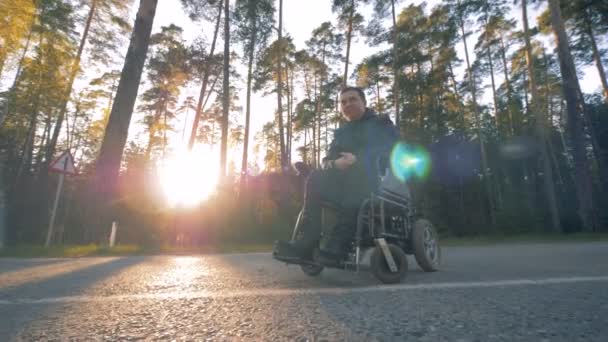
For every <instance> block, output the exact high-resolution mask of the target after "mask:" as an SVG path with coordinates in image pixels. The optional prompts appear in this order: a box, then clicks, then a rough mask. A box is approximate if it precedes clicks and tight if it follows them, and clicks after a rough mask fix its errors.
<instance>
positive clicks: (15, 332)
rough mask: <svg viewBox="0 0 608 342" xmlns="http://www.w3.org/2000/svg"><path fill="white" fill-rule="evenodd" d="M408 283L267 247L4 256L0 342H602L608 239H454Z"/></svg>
mask: <svg viewBox="0 0 608 342" xmlns="http://www.w3.org/2000/svg"><path fill="white" fill-rule="evenodd" d="M443 259H444V263H443V269H442V270H441V271H439V272H435V273H424V272H422V271H421V270H419V269H418V268H417V267H416V266H415V261H414V259H413V258H410V259H409V262H410V263H409V265H410V270H409V272H408V275H407V277H406V278H405V279H404V281H403V283H402V284H399V285H391V286H387V285H382V284H379V282H378V281H377V280H376V279H375V278H374V277H373V276H372V275H371V274H370V273H368V272H361V273H359V274H356V273H351V272H345V271H338V270H325V271H324V272H323V273H322V274H321V275H320V276H319V277H316V278H311V277H309V276H307V275H305V274H303V273H302V272H301V271H300V269H299V267H297V266H289V267H288V266H286V265H285V264H281V263H279V262H276V261H274V260H272V258H271V256H270V255H269V254H263V253H258V254H232V255H204V256H158V257H129V258H81V259H6V258H5V259H0V340H2V341H21V340H25V341H34V340H35V341H41V340H42V341H46V340H48V341H52V340H61V341H63V340H70V341H71V340H76V341H80V340H82V341H93V340H99V341H117V340H118V341H132V340H151V341H153V340H168V341H171V340H177V341H182V340H193V341H201V340H203V341H204V340H212V341H222V340H226V341H233V340H254V341H285V340H286V341H375V340H379V341H406V340H407V341H608V243H605V242H602V243H599V242H598V243H561V244H529V245H500V246H488V247H452V248H444V250H443Z"/></svg>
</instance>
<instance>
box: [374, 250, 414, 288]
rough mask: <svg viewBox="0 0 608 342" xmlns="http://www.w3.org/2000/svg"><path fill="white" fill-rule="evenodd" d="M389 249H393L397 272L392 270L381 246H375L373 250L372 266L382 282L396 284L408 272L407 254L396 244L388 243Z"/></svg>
mask: <svg viewBox="0 0 608 342" xmlns="http://www.w3.org/2000/svg"><path fill="white" fill-rule="evenodd" d="M388 249H389V250H390V251H391V254H392V255H393V259H394V260H395V264H396V265H397V272H391V269H390V267H389V266H388V263H387V262H386V258H384V254H383V253H382V249H380V248H379V247H376V248H374V250H373V252H372V256H371V260H370V266H371V269H372V273H373V274H374V275H375V276H376V278H378V279H379V280H380V281H381V282H383V283H385V284H396V283H399V282H400V281H401V279H402V278H403V277H404V276H405V274H406V273H407V256H406V255H405V252H404V251H403V250H402V249H401V248H399V247H398V246H396V245H393V244H388Z"/></svg>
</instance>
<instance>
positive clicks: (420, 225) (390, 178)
mask: <svg viewBox="0 0 608 342" xmlns="http://www.w3.org/2000/svg"><path fill="white" fill-rule="evenodd" d="M384 170H385V172H384V174H383V175H381V176H380V180H379V186H378V188H377V190H376V191H374V192H372V193H371V194H370V197H369V198H366V199H365V200H364V201H363V202H362V203H361V205H360V207H359V210H358V213H357V223H356V224H357V227H356V233H355V237H354V239H352V241H351V242H350V245H349V252H348V253H347V254H346V256H345V257H344V258H343V259H342V260H339V261H338V262H337V264H335V265H331V266H328V265H323V264H321V263H319V262H318V248H317V249H315V251H313V255H312V260H311V261H309V262H308V261H303V260H301V261H300V262H297V264H299V265H300V267H301V269H302V271H303V272H304V273H305V274H307V275H309V276H317V275H319V274H320V273H321V272H322V271H323V270H324V268H326V267H330V268H338V269H344V270H347V271H354V272H359V271H360V269H362V268H363V267H368V268H369V269H371V272H372V273H373V274H374V275H375V276H376V278H378V279H379V280H380V281H381V282H383V283H385V284H395V283H399V282H401V280H402V279H403V278H404V277H405V275H406V273H407V270H408V260H407V255H414V258H415V260H416V262H417V263H418V265H419V267H420V268H421V269H422V270H423V271H425V272H434V271H437V270H438V269H439V267H440V264H441V247H440V245H439V236H438V233H437V230H436V229H435V227H434V226H433V224H432V223H431V222H430V221H429V220H427V219H424V218H420V217H418V215H417V214H416V210H415V208H414V206H413V203H412V198H411V194H410V191H409V187H408V185H407V184H406V183H405V182H402V181H400V180H399V179H398V178H397V177H396V176H395V175H394V174H393V172H392V171H391V170H390V168H384ZM329 208H331V206H329ZM327 209H328V208H327V207H326V206H324V209H323V214H322V217H323V219H322V222H323V226H325V216H326V210H327ZM301 215H302V213H301V212H300V215H298V221H299V220H300V218H301ZM299 226H300V225H299V224H298V223H296V227H299ZM325 228H326V227H323V231H325ZM298 233H299V232H298V231H294V232H293V236H292V239H295V238H296V237H297V236H298ZM288 263H289V262H288ZM294 263H295V262H294Z"/></svg>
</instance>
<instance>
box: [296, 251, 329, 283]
mask: <svg viewBox="0 0 608 342" xmlns="http://www.w3.org/2000/svg"><path fill="white" fill-rule="evenodd" d="M312 254H313V255H312V256H313V260H318V257H317V255H318V254H319V249H315V250H314V251H313V252H312ZM300 268H301V269H302V272H304V273H306V274H307V275H309V276H311V277H316V276H318V275H319V274H321V272H323V269H324V267H323V265H319V264H302V265H300Z"/></svg>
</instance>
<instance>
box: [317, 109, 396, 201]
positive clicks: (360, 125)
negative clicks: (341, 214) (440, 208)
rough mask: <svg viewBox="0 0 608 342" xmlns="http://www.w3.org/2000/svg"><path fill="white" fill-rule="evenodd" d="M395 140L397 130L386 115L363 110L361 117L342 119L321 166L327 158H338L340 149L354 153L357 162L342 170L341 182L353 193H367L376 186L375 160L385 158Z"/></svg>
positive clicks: (364, 194)
mask: <svg viewBox="0 0 608 342" xmlns="http://www.w3.org/2000/svg"><path fill="white" fill-rule="evenodd" d="M398 140H399V130H398V129H397V127H396V126H395V125H394V124H393V122H392V121H391V120H390V119H389V118H388V116H378V115H377V114H376V113H375V112H374V111H373V110H371V109H367V110H366V111H365V113H364V114H363V116H362V117H361V119H359V120H357V121H352V122H346V123H345V124H343V125H342V127H340V128H338V129H337V130H336V131H335V132H334V139H333V141H332V142H331V144H330V146H329V150H328V152H327V156H326V157H325V158H323V166H324V168H329V167H330V166H331V162H330V161H333V160H336V159H338V158H340V153H341V152H350V153H352V154H354V155H355V156H356V157H357V162H356V163H355V164H353V166H352V167H351V168H350V169H348V170H346V171H344V177H345V178H346V179H345V181H346V183H347V186H348V187H350V186H353V187H356V189H352V195H353V196H355V195H356V194H358V195H361V196H368V195H369V192H370V191H372V190H374V189H375V188H376V186H377V181H378V169H377V168H378V166H377V161H378V159H379V158H380V157H381V156H384V157H389V155H390V152H391V150H392V148H393V146H394V145H395V144H396V143H397V141H398ZM338 172H340V171H338ZM349 191H350V190H349ZM357 197H358V196H357Z"/></svg>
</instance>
